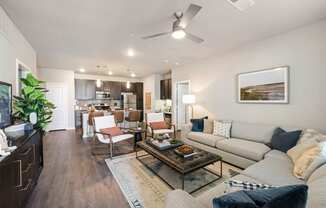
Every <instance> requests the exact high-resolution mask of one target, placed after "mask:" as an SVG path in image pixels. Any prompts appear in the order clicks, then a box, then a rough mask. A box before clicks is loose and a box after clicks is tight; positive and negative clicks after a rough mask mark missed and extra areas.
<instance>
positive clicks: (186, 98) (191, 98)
mask: <svg viewBox="0 0 326 208" xmlns="http://www.w3.org/2000/svg"><path fill="white" fill-rule="evenodd" d="M182 102H183V104H186V105H187V107H188V106H190V107H191V118H193V116H194V106H193V104H195V102H196V96H195V95H193V94H186V95H183V96H182ZM187 107H186V109H185V111H186V112H185V122H186V123H187V114H188V113H187V110H188V108H187ZM189 120H190V119H189Z"/></svg>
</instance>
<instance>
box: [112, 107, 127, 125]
mask: <svg viewBox="0 0 326 208" xmlns="http://www.w3.org/2000/svg"><path fill="white" fill-rule="evenodd" d="M112 114H113V116H114V120H115V122H116V124H117V126H119V127H122V126H123V127H124V120H125V118H124V117H125V112H124V111H121V110H119V111H113V113H112ZM119 124H120V125H119Z"/></svg>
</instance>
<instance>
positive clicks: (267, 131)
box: [231, 121, 277, 144]
mask: <svg viewBox="0 0 326 208" xmlns="http://www.w3.org/2000/svg"><path fill="white" fill-rule="evenodd" d="M276 127H277V126H274V125H264V124H253V123H245V122H239V121H233V122H232V129H231V137H233V138H239V139H246V140H251V141H255V142H260V143H264V144H269V143H270V142H271V139H272V136H273V132H274V130H275V129H276Z"/></svg>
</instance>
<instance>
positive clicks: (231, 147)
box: [216, 138, 270, 161]
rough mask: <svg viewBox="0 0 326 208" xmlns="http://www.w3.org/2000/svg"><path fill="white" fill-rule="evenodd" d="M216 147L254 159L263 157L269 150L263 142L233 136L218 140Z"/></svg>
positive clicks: (257, 159)
mask: <svg viewBox="0 0 326 208" xmlns="http://www.w3.org/2000/svg"><path fill="white" fill-rule="evenodd" d="M216 147H217V148H219V149H221V150H223V151H226V152H230V153H233V154H236V155H239V156H242V157H245V158H247V159H251V160H255V161H259V160H261V159H263V158H264V155H265V154H266V153H267V152H268V151H270V148H269V147H267V146H266V145H265V144H262V143H258V142H253V141H247V140H243V139H233V138H232V139H226V140H220V141H218V142H217V143H216Z"/></svg>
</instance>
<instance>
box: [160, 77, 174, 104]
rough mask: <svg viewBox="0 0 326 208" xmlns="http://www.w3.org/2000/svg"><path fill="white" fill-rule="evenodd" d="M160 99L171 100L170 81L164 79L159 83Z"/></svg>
mask: <svg viewBox="0 0 326 208" xmlns="http://www.w3.org/2000/svg"><path fill="white" fill-rule="evenodd" d="M160 93H161V95H160V98H161V100H166V99H172V81H171V79H164V80H161V82H160Z"/></svg>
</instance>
